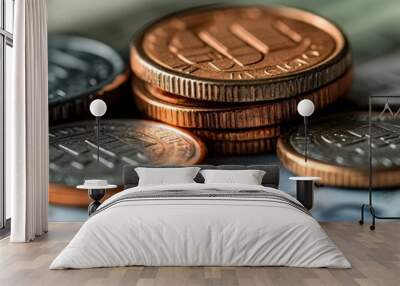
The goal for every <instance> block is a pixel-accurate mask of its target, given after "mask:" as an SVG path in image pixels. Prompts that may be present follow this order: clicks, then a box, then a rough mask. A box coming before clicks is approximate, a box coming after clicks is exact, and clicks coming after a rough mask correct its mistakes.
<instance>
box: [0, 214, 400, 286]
mask: <svg viewBox="0 0 400 286" xmlns="http://www.w3.org/2000/svg"><path fill="white" fill-rule="evenodd" d="M80 226H81V223H50V231H49V233H48V234H47V235H45V236H43V237H41V238H39V239H37V240H35V241H34V242H32V243H27V244H18V243H15V244H11V243H9V241H8V239H3V240H0V285H1V286H9V285H10V286H18V285H21V286H25V285H30V286H35V285H40V286H42V285H43V286H46V285H51V286H53V285H57V286H60V285H61V286H63V285H65V286H72V285H84V286H91V285H96V286H99V285H121V286H122V285H136V286H185V285H190V286H220V285H227V286H268V285H273V286H283V285H289V286H292V285H296V286H302V285H303V286H321V285H324V286H326V285H327V286H333V285H346V286H381V285H382V286H392V285H393V286H398V285H399V282H398V281H399V273H400V231H399V230H400V225H399V224H398V223H397V222H385V223H379V225H378V226H377V229H376V230H375V231H374V232H372V231H370V230H369V229H368V226H359V225H357V224H354V223H348V222H340V223H339V222H335V223H322V226H323V228H324V229H325V230H326V232H327V233H328V235H329V236H330V237H331V239H332V240H333V241H334V242H335V243H336V244H337V245H338V247H339V248H340V249H341V250H342V251H343V252H344V254H345V255H346V257H347V258H348V259H349V260H350V262H351V263H352V266H353V268H352V269H345V270H344V269H307V268H289V267H143V266H138V267H118V268H101V269H85V270H61V271H50V270H49V269H48V267H49V265H50V263H51V261H52V260H53V259H54V258H55V256H56V255H57V254H58V253H59V252H60V251H61V250H62V249H63V248H64V247H65V246H66V244H67V243H68V241H70V240H71V238H72V237H73V235H74V234H75V233H76V232H77V231H78V229H79V228H80Z"/></svg>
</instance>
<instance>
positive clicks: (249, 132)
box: [191, 125, 280, 141]
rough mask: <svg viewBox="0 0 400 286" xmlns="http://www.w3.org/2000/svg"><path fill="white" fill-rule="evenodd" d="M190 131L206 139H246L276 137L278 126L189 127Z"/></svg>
mask: <svg viewBox="0 0 400 286" xmlns="http://www.w3.org/2000/svg"><path fill="white" fill-rule="evenodd" d="M191 131H192V132H193V133H194V134H196V135H198V136H199V137H200V138H202V139H204V140H208V141H248V140H258V139H265V138H272V137H278V136H279V134H280V126H278V125H274V126H265V127H261V128H249V129H232V130H212V129H191Z"/></svg>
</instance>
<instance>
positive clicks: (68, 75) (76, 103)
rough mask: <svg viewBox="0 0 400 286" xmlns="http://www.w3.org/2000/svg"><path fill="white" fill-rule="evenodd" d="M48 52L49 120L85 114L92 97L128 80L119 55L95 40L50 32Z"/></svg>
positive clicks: (104, 93) (115, 87) (106, 92)
mask: <svg viewBox="0 0 400 286" xmlns="http://www.w3.org/2000/svg"><path fill="white" fill-rule="evenodd" d="M48 54H49V68H48V69H49V71H48V78H49V80H48V81H49V85H48V89H49V90H48V97H49V110H50V112H49V118H50V122H53V121H58V120H60V119H66V118H67V117H72V116H75V115H79V114H80V113H86V112H87V110H88V108H87V107H88V102H89V101H90V100H91V99H92V98H93V97H94V96H96V95H103V96H105V95H106V94H108V93H110V92H112V91H113V90H115V89H117V88H118V87H120V86H121V85H122V84H123V83H124V82H126V81H127V79H128V73H127V71H126V68H125V64H124V62H123V60H122V58H121V56H120V55H119V54H118V53H117V52H116V51H114V50H113V49H112V48H111V47H109V46H107V45H105V44H103V43H101V42H98V41H95V40H91V39H87V38H82V37H76V36H62V35H50V36H49V41H48Z"/></svg>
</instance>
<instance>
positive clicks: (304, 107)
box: [297, 99, 314, 117]
mask: <svg viewBox="0 0 400 286" xmlns="http://www.w3.org/2000/svg"><path fill="white" fill-rule="evenodd" d="M297 112H298V113H299V114H300V115H301V116H303V117H307V116H311V115H312V114H313V113H314V103H313V102H312V101H311V100H309V99H303V100H302V101H300V102H299V104H297Z"/></svg>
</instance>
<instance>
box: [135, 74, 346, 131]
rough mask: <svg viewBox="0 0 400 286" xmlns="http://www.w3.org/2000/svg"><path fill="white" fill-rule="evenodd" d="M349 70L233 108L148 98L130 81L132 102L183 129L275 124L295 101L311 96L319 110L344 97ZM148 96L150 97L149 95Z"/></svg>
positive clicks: (291, 113)
mask: <svg viewBox="0 0 400 286" xmlns="http://www.w3.org/2000/svg"><path fill="white" fill-rule="evenodd" d="M352 77H353V75H352V70H349V71H347V72H346V73H345V74H344V75H343V76H342V77H341V78H339V79H337V80H336V81H334V82H332V83H330V84H328V85H326V86H324V87H321V88H320V89H318V90H315V91H313V92H311V93H309V94H306V95H302V96H298V97H293V98H290V99H285V100H279V101H272V102H264V103H256V104H248V105H243V104H240V105H237V106H235V107H233V106H230V107H220V108H216V107H213V108H204V107H199V108H198V109H196V108H194V107H186V106H178V105H175V104H172V103H166V102H162V101H160V100H159V99H156V98H154V97H151V95H146V94H149V92H148V90H147V89H145V87H144V84H142V83H141V82H136V81H135V82H134V84H133V90H134V94H135V95H134V98H135V102H136V104H137V106H138V108H139V110H141V111H142V112H144V113H145V114H146V115H147V116H149V117H150V118H153V119H156V120H159V121H162V122H165V123H168V124H171V125H175V126H179V127H185V128H202V129H219V128H222V129H237V128H252V127H262V126H267V125H275V124H279V123H281V122H285V121H288V120H291V119H293V118H295V117H296V116H297V103H298V102H299V101H300V100H302V99H304V98H308V99H311V100H312V101H313V102H314V104H315V108H316V110H318V109H322V108H324V107H326V106H328V105H329V104H331V103H333V102H335V101H336V100H337V99H338V98H340V97H341V96H344V95H345V94H346V93H347V91H348V90H349V89H350V87H351V83H352ZM149 96H150V97H149Z"/></svg>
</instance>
